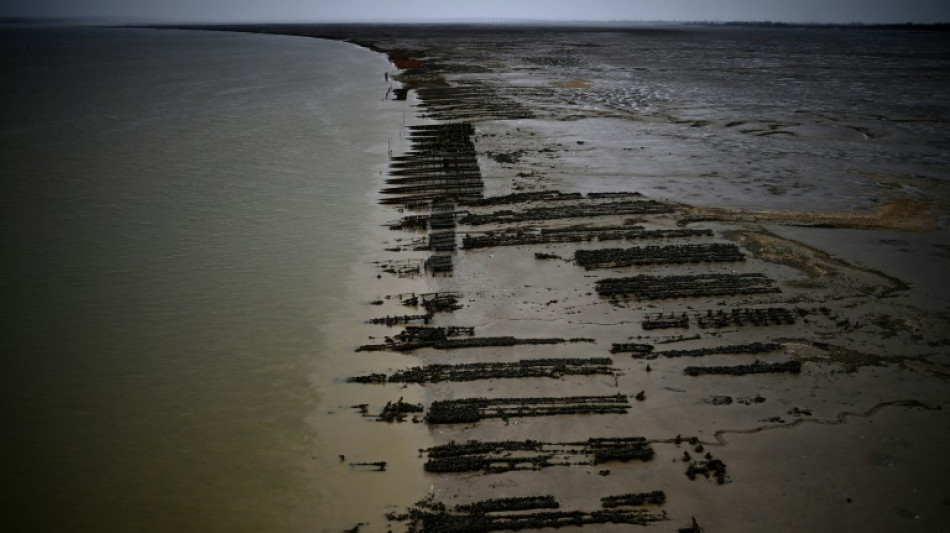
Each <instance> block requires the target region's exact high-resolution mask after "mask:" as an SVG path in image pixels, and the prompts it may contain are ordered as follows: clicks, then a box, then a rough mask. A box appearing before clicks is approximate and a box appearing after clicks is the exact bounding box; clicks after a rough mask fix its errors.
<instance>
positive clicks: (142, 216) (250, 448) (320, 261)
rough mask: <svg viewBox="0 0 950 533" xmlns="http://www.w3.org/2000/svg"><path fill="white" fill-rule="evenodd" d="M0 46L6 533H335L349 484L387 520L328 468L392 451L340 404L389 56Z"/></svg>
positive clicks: (145, 40) (91, 42) (333, 48)
mask: <svg viewBox="0 0 950 533" xmlns="http://www.w3.org/2000/svg"><path fill="white" fill-rule="evenodd" d="M2 38H3V51H4V58H3V62H4V71H5V79H7V80H8V83H5V84H4V87H3V89H2V91H3V92H2V99H3V102H4V105H3V106H2V111H0V139H2V140H0V143H2V145H3V153H4V158H3V159H4V160H3V163H2V168H3V170H2V172H0V174H2V175H3V194H2V198H3V200H2V201H3V204H4V207H3V210H2V213H3V215H2V216H3V218H4V223H3V225H2V226H3V230H2V231H3V243H4V248H5V249H6V250H7V253H5V256H6V257H7V259H6V260H5V265H4V275H3V277H2V279H3V293H4V295H5V300H6V301H5V307H6V309H7V310H8V311H9V313H8V314H7V317H6V319H5V322H6V323H5V328H4V329H5V331H6V332H7V333H6V334H5V335H4V341H3V350H2V353H3V355H2V357H3V361H4V365H3V366H4V371H3V372H2V375H3V377H2V378H0V379H2V385H0V389H2V391H3V392H2V396H3V402H2V405H3V409H4V426H5V431H4V434H5V437H4V439H3V440H4V442H3V444H2V448H3V456H4V458H5V459H6V461H7V465H8V467H7V468H5V469H4V473H3V478H4V483H3V494H4V495H3V498H4V500H5V502H6V505H5V506H4V507H5V508H6V509H7V510H8V513H10V512H12V514H8V516H7V518H6V519H5V522H6V523H7V524H10V525H14V526H15V527H14V529H16V530H18V531H41V530H42V531H54V530H58V531H174V530H182V531H185V530H187V531H255V532H259V531H303V530H306V531H321V530H323V528H324V527H326V528H328V529H329V530H334V531H336V530H339V529H341V528H342V526H343V525H348V526H349V527H352V526H353V525H354V524H355V522H356V521H357V520H355V519H354V518H353V517H354V516H356V515H358V514H359V511H358V510H354V511H353V512H352V513H350V512H349V510H348V509H347V508H346V507H345V505H346V504H347V502H353V501H354V498H353V496H354V492H353V491H354V490H357V491H359V492H358V495H359V498H358V503H359V505H372V502H373V501H374V499H376V497H377V496H380V495H385V496H386V501H397V502H398V501H401V500H400V498H399V497H398V495H399V494H401V493H402V491H404V490H405V489H406V486H403V487H391V486H377V484H375V478H373V477H372V475H371V474H370V475H368V476H352V475H350V476H344V475H343V473H344V472H346V466H345V465H341V464H340V463H339V460H338V459H337V454H338V453H348V454H351V455H353V456H354V460H360V458H362V457H364V456H365V458H366V460H385V459H386V458H387V453H388V452H391V451H392V450H394V449H398V448H400V447H403V446H408V443H401V442H392V441H383V440H382V439H380V437H379V435H378V434H377V433H376V432H375V431H376V428H375V427H374V426H375V425H374V424H372V423H370V422H368V421H364V420H362V419H360V417H359V416H358V415H356V414H353V413H351V412H350V411H346V410H341V409H338V408H337V405H338V404H340V403H341V402H342V404H347V402H349V401H350V399H349V398H345V397H344V395H343V394H342V393H341V392H339V391H338V390H337V389H336V385H335V384H334V380H335V379H337V378H339V377H343V376H347V375H352V374H353V371H351V370H348V369H347V368H346V365H356V363H355V362H354V359H353V354H352V345H353V344H354V343H355V342H356V341H354V340H353V337H352V332H343V331H342V330H341V327H343V325H346V327H351V326H352V325H353V324H358V323H359V322H360V321H362V320H364V319H366V318H367V316H366V310H365V309H366V308H365V307H364V303H363V302H362V301H361V298H362V296H360V295H358V294H354V293H353V291H359V290H364V289H369V288H371V287H365V286H362V280H361V279H360V280H357V276H362V275H366V276H370V273H369V272H367V271H361V270H360V269H361V268H363V267H365V266H366V265H360V264H359V262H360V261H361V260H363V258H365V257H367V256H368V255H369V253H370V249H368V248H367V247H368V246H369V244H368V243H367V241H368V240H371V239H372V238H374V237H372V236H371V233H372V232H373V231H375V230H374V225H375V224H376V223H377V222H378V221H376V220H373V219H371V218H369V217H367V216H366V213H367V212H368V211H369V210H370V209H372V208H373V204H374V202H375V197H374V194H375V190H376V175H377V172H378V169H377V166H379V165H382V164H384V163H385V162H386V156H387V144H388V143H389V142H390V140H389V137H390V136H395V137H397V140H398V128H399V123H400V121H401V120H402V118H401V117H402V115H401V110H399V109H397V108H394V107H393V106H392V105H388V106H384V104H383V102H382V98H383V95H384V94H385V91H386V87H387V86H386V84H385V81H384V79H383V72H385V71H386V69H387V68H388V63H387V62H386V61H385V59H384V58H383V57H382V56H379V55H376V54H373V53H370V52H368V51H366V50H363V49H360V48H358V47H356V46H353V45H348V44H343V43H338V42H330V41H318V40H315V39H302V38H290V37H272V36H252V35H240V34H227V33H202V32H181V31H151V30H115V29H109V30H107V29H91V28H87V29H57V30H29V31H25V30H23V31H20V30H6V31H4V33H3V34H2ZM11 81H12V83H9V82H11ZM354 265H356V266H354ZM369 279H372V280H374V281H375V275H374V274H373V275H372V276H371V277H369ZM364 401H365V400H364ZM352 403H356V402H352ZM347 405H348V404H347ZM330 411H336V412H338V414H337V415H328V414H327V413H328V412H330ZM345 424H349V425H350V427H351V428H352V429H353V431H342V425H345ZM411 447H412V448H416V447H418V446H415V445H413V446H411ZM338 450H339V452H338ZM414 476H415V477H414ZM400 477H401V479H404V480H407V482H409V483H411V482H412V480H413V479H417V478H419V477H421V476H420V474H418V473H415V474H411V473H408V472H405V473H400ZM344 478H345V479H344ZM347 480H350V481H347ZM409 487H410V488H411V489H415V490H411V491H409V492H418V488H417V487H414V486H411V485H410V486H409ZM394 495H395V496H394ZM344 496H345V497H344ZM344 500H345V501H344Z"/></svg>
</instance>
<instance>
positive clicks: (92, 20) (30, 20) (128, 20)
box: [0, 16, 950, 27]
mask: <svg viewBox="0 0 950 533" xmlns="http://www.w3.org/2000/svg"><path fill="white" fill-rule="evenodd" d="M106 22H108V23H110V24H117V23H121V24H129V25H133V24H140V25H145V24H149V25H260V24H275V25H295V24H354V25H359V24H374V25H375V24H392V25H439V24H483V25H513V24H529V25H583V24H595V25H710V26H755V27H815V26H830V27H842V26H844V27H875V26H885V27H914V26H922V27H942V26H950V21H941V22H914V21H892V22H864V21H850V22H822V21H814V22H787V21H782V20H677V19H657V20H645V19H610V20H597V19H526V18H504V17H479V18H454V19H453V18H446V19H379V20H354V19H324V20H284V19H280V20H277V19H275V20H187V19H156V18H148V17H126V16H108V17H78V16H77V17H4V16H0V24H24V25H27V24H31V25H41V24H66V25H90V24H101V23H106Z"/></svg>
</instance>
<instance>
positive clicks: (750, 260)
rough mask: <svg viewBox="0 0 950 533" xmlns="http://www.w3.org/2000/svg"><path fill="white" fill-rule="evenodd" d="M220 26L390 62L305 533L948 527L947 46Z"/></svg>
mask: <svg viewBox="0 0 950 533" xmlns="http://www.w3.org/2000/svg"><path fill="white" fill-rule="evenodd" d="M218 29H235V30H240V31H260V32H266V33H279V34H291V35H305V36H312V37H320V38H329V39H337V40H345V41H348V42H352V43H356V44H359V45H361V46H364V47H367V48H370V49H372V50H374V51H377V52H380V53H383V54H386V55H387V56H388V58H389V59H390V61H391V63H392V68H391V69H390V70H389V71H388V72H386V73H385V74H384V73H382V72H381V73H380V96H381V97H384V98H388V99H390V100H391V104H392V105H393V106H401V108H403V109H405V111H406V113H407V114H406V118H405V121H404V122H405V125H404V126H403V127H402V128H400V131H394V132H393V142H392V144H391V145H390V150H391V154H390V164H389V166H388V168H387V169H381V171H380V194H379V198H378V201H379V203H380V205H379V206H378V211H377V212H375V213H374V214H373V215H372V217H371V218H372V219H373V220H374V221H378V222H379V230H378V232H377V233H376V235H377V236H378V237H379V239H380V241H379V242H376V243H373V245H374V246H376V247H377V249H378V252H376V253H375V254H374V255H373V257H371V258H367V261H366V262H365V263H364V264H362V265H361V266H360V267H359V270H358V275H359V276H360V277H362V278H363V279H365V284H361V283H357V284H356V285H357V286H354V287H353V288H352V291H351V292H352V293H353V298H354V300H355V301H357V302H359V305H360V307H359V308H358V309H359V310H360V312H363V313H365V316H362V317H354V316H352V313H349V314H346V315H345V318H346V320H349V321H350V322H351V323H350V324H349V325H344V324H337V325H338V326H339V327H341V328H344V329H342V330H341V331H343V332H345V333H346V335H339V336H337V338H338V339H339V341H338V346H337V349H339V350H340V351H346V352H347V354H346V357H347V358H350V357H351V358H352V359H351V360H352V361H353V363H351V364H348V365H346V366H345V367H342V368H340V371H339V376H338V382H336V383H334V384H333V385H332V389H330V390H331V391H332V395H335V396H334V397H335V398H336V399H335V400H334V401H335V402H336V404H338V405H335V406H334V409H332V411H333V412H332V413H328V414H321V415H320V416H327V417H330V419H332V420H333V421H334V422H333V424H334V428H335V431H338V432H339V434H338V436H336V437H333V438H335V439H338V443H339V446H340V447H341V448H347V447H349V448H351V450H342V449H340V450H337V449H326V450H315V451H314V453H315V454H318V455H320V457H321V460H322V461H328V462H332V461H338V462H339V464H340V467H339V479H338V484H337V485H336V486H338V487H339V490H338V491H337V492H336V496H337V498H338V500H337V501H336V504H337V505H339V506H341V507H345V508H347V511H345V512H343V511H341V513H340V514H339V516H338V517H335V518H332V519H329V520H328V524H330V525H328V526H327V527H328V529H327V530H328V531H338V530H344V529H345V530H347V531H360V532H363V533H365V532H367V531H425V532H427V533H431V532H435V531H446V532H468V531H504V530H511V529H528V530H532V529H537V530H547V529H546V528H553V527H558V528H559V531H575V530H578V531H580V530H583V531H591V530H594V531H627V530H629V529H630V527H631V526H630V525H631V524H635V525H642V526H646V527H647V528H648V529H649V530H657V531H698V530H700V529H699V528H701V530H702V531H707V532H715V531H720V532H721V531H729V532H734V533H735V532H753V531H756V532H758V531H775V532H797V531H805V530H815V531H832V530H843V531H882V532H883V531H928V532H929V531H942V530H945V529H946V528H947V527H948V526H947V523H948V519H950V492H948V489H947V483H946V479H945V476H946V474H947V473H948V472H950V462H948V460H947V457H946V453H945V451H944V450H943V448H944V444H943V443H945V442H946V441H947V439H948V438H950V411H948V409H947V408H948V407H950V394H948V388H947V387H948V383H947V379H948V376H950V361H948V356H950V333H948V332H950V313H948V309H950V305H948V304H950V290H948V288H947V284H946V272H948V271H950V248H948V245H947V243H950V230H948V227H947V220H948V214H950V170H948V169H950V150H948V146H947V139H948V135H950V113H948V111H947V110H948V109H950V90H948V89H950V80H948V79H947V77H946V75H945V72H946V71H945V70H941V68H945V67H946V57H948V56H947V52H948V44H947V40H946V35H945V34H940V33H929V32H919V33H916V34H914V35H908V34H907V32H900V31H891V30H862V29H851V30H831V29H814V28H798V29H759V28H729V27H716V28H708V27H699V26H693V27H682V26H677V27H674V26H665V27H658V28H647V27H634V28H629V27H611V26H608V27H599V28H585V27H566V28H553V27H548V28H537V27H534V28H519V27H506V26H498V27H477V26H455V27H444V26H342V25H339V26H306V27H305V26H269V27H263V26H259V27H240V28H218ZM371 321H375V323H368V322H371ZM350 351H352V353H349V352H350ZM380 418H381V419H383V421H378V419H380ZM338 457H339V459H338ZM383 457H385V462H383ZM328 482H329V483H337V481H336V480H334V481H328ZM374 487H375V488H374ZM350 507H352V509H350ZM357 514H358V515H359V516H360V518H358V519H357V518H354V517H355V516H356V515H357ZM332 528H336V529H332Z"/></svg>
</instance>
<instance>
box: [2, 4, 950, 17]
mask: <svg viewBox="0 0 950 533" xmlns="http://www.w3.org/2000/svg"><path fill="white" fill-rule="evenodd" d="M0 16H44V17H120V18H124V17H134V18H137V19H145V20H166V21H219V22H229V21H241V22H253V21H262V22H265V21H268V22H269V21H287V22H294V21H296V22H312V21H385V20H395V21H401V22H406V21H426V20H446V19H478V20H486V19H535V20H601V21H603V20H688V21H695V20H718V21H723V20H772V21H783V22H950V0H0Z"/></svg>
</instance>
